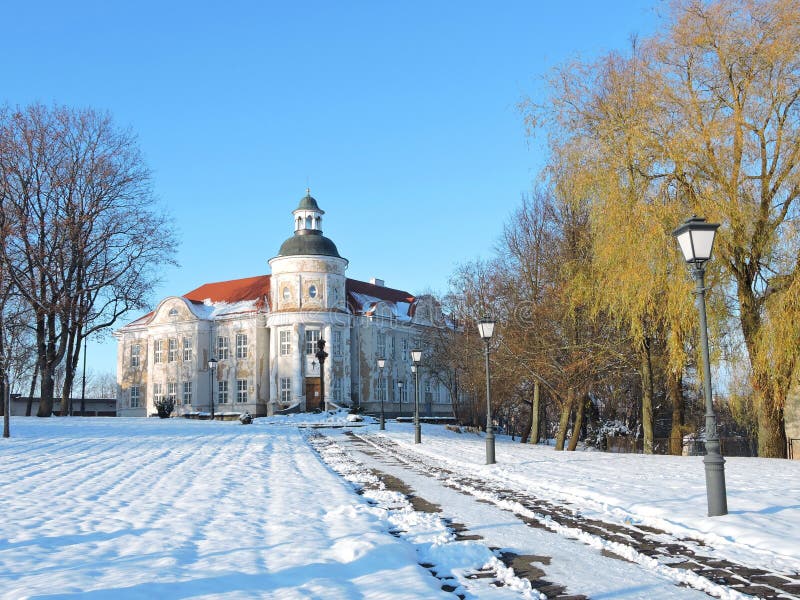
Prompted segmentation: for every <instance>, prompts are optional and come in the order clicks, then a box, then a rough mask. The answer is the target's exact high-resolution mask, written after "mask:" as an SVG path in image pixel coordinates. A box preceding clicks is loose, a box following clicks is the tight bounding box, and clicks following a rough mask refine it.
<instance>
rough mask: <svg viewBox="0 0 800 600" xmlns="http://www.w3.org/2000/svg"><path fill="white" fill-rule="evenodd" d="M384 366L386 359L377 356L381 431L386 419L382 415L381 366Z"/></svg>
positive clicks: (384, 427) (384, 426)
mask: <svg viewBox="0 0 800 600" xmlns="http://www.w3.org/2000/svg"><path fill="white" fill-rule="evenodd" d="M385 366H386V359H385V358H379V359H378V393H379V394H380V396H381V431H383V430H385V429H386V419H385V417H384V415H383V394H384V389H383V367H385Z"/></svg>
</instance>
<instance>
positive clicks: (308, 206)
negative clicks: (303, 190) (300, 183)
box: [295, 194, 322, 212]
mask: <svg viewBox="0 0 800 600" xmlns="http://www.w3.org/2000/svg"><path fill="white" fill-rule="evenodd" d="M295 210H316V211H319V212H322V211H321V210H320V208H319V205H318V204H317V201H316V200H314V198H312V197H311V194H308V195H306V196H305V197H304V198H303V199H301V200H300V204H299V205H298V206H297V208H296V209H295Z"/></svg>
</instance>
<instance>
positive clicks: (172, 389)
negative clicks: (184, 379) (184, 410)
mask: <svg viewBox="0 0 800 600" xmlns="http://www.w3.org/2000/svg"><path fill="white" fill-rule="evenodd" d="M167 400H171V401H172V403H173V404H176V403H177V402H178V384H177V383H175V382H171V383H168V384H167Z"/></svg>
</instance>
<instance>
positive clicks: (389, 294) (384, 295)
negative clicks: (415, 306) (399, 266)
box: [346, 279, 416, 304]
mask: <svg viewBox="0 0 800 600" xmlns="http://www.w3.org/2000/svg"><path fill="white" fill-rule="evenodd" d="M346 291H347V293H348V294H349V293H350V292H355V293H356V294H365V295H367V296H374V297H375V298H380V299H381V300H385V301H387V302H408V303H409V304H410V303H412V302H414V300H415V299H416V298H414V296H412V295H411V294H409V293H408V292H404V291H403V290H395V289H393V288H388V287H384V286H381V285H374V284H372V283H367V282H366V281H358V280H357V279H348V280H347V286H346Z"/></svg>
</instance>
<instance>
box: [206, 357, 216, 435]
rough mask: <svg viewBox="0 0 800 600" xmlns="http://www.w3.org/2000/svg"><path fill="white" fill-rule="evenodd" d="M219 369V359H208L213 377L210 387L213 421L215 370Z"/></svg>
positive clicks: (209, 369) (212, 418)
mask: <svg viewBox="0 0 800 600" xmlns="http://www.w3.org/2000/svg"><path fill="white" fill-rule="evenodd" d="M216 368H217V359H216V358H214V357H213V356H212V357H211V358H209V359H208V372H209V375H210V376H211V386H210V387H209V391H210V392H211V420H212V421H213V420H214V369H216Z"/></svg>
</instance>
